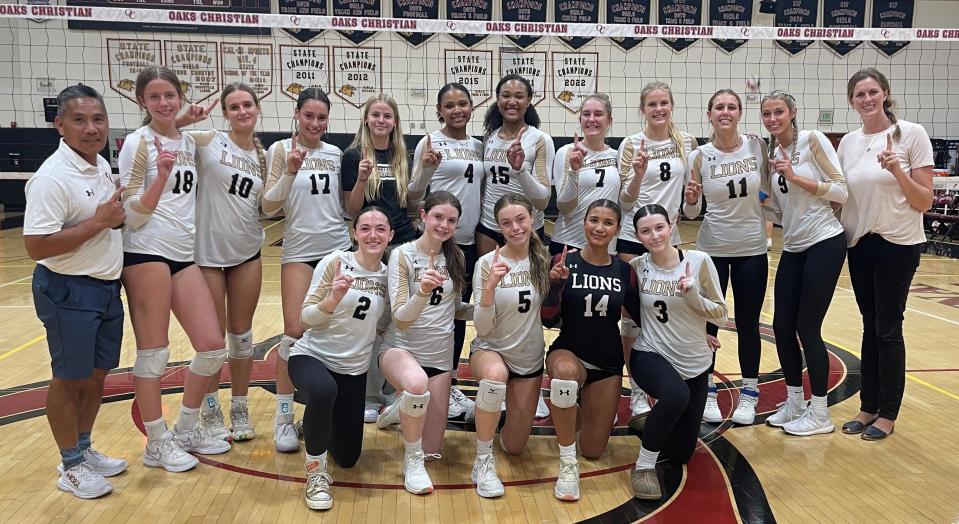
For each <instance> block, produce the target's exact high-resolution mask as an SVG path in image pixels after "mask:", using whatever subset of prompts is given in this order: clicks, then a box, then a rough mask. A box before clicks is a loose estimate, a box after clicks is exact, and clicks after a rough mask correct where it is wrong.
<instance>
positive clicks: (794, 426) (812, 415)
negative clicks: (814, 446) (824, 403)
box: [783, 407, 836, 437]
mask: <svg viewBox="0 0 959 524" xmlns="http://www.w3.org/2000/svg"><path fill="white" fill-rule="evenodd" d="M835 429H836V426H835V425H833V423H832V419H831V418H830V417H829V411H828V410H827V411H826V413H825V414H823V413H817V412H816V410H814V409H812V408H811V407H810V408H809V409H807V410H806V412H805V413H803V414H802V416H801V417H799V418H798V419H796V420H793V421H792V422H789V423H786V424H784V425H783V431H785V432H786V433H789V434H790V435H797V436H800V437H808V436H809V435H820V434H823V433H832V432H833V431H835Z"/></svg>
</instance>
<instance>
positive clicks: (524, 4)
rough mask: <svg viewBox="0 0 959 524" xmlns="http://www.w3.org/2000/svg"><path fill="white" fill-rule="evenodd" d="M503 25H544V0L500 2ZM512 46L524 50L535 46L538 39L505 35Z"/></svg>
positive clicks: (530, 36)
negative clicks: (514, 45)
mask: <svg viewBox="0 0 959 524" xmlns="http://www.w3.org/2000/svg"><path fill="white" fill-rule="evenodd" d="M502 2H503V5H502V11H500V12H501V13H502V14H503V23H504V24H505V25H513V24H522V23H531V24H542V25H549V24H546V23H545V22H546V0H502ZM507 38H509V39H510V40H511V41H512V42H513V43H514V44H516V45H517V46H519V47H521V48H523V49H526V48H527V47H529V46H531V45H533V44H535V43H536V42H537V41H538V40H539V39H540V37H538V36H532V35H521V36H514V35H507Z"/></svg>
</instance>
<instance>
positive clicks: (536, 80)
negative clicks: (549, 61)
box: [499, 48, 546, 105]
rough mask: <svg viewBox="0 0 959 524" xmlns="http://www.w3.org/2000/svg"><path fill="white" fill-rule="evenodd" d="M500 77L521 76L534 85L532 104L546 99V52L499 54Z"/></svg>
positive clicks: (501, 52)
mask: <svg viewBox="0 0 959 524" xmlns="http://www.w3.org/2000/svg"><path fill="white" fill-rule="evenodd" d="M499 63H500V77H504V76H506V75H519V76H521V77H523V78H525V79H526V80H529V83H530V84H532V85H533V98H532V103H533V105H536V104H538V103H540V102H542V101H543V100H545V99H546V52H545V51H506V50H503V49H502V48H501V49H500V53H499Z"/></svg>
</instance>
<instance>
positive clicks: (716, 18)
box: [709, 0, 753, 53]
mask: <svg viewBox="0 0 959 524" xmlns="http://www.w3.org/2000/svg"><path fill="white" fill-rule="evenodd" d="M709 23H710V25H714V26H718V25H727V26H732V27H749V26H751V25H752V23H753V0H710V2H709ZM713 43H714V44H716V46H717V47H719V48H720V49H722V50H723V51H726V52H727V53H732V52H733V51H735V50H737V49H739V48H740V47H742V46H743V44H745V43H746V40H744V39H742V38H737V39H735V40H721V39H713Z"/></svg>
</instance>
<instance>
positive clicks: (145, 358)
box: [133, 347, 170, 378]
mask: <svg viewBox="0 0 959 524" xmlns="http://www.w3.org/2000/svg"><path fill="white" fill-rule="evenodd" d="M169 360H170V349H169V348H166V347H162V348H156V349H138V350H137V358H136V360H135V361H134V362H133V376H134V377H140V378H160V377H162V376H163V371H164V370H166V363H167V361H169Z"/></svg>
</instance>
